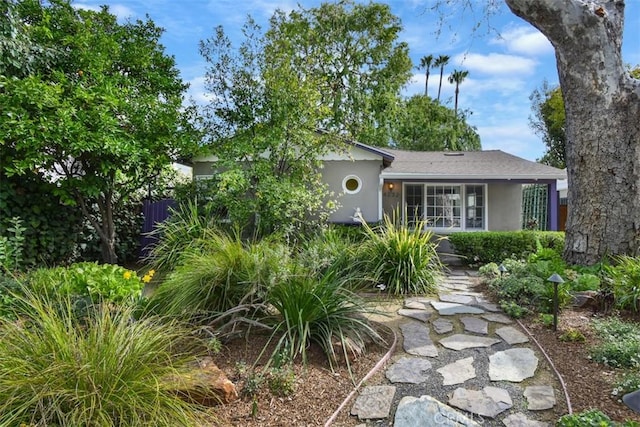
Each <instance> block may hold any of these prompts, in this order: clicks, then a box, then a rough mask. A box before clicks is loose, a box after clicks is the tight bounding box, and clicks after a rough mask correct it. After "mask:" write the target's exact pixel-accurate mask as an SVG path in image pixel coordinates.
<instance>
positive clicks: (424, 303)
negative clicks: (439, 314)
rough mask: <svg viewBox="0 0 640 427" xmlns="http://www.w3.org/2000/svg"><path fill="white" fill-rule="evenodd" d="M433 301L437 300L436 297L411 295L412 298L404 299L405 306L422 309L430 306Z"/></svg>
mask: <svg viewBox="0 0 640 427" xmlns="http://www.w3.org/2000/svg"><path fill="white" fill-rule="evenodd" d="M432 301H435V298H429V297H411V298H407V299H406V300H405V301H404V306H405V308H420V309H424V308H429V306H430V304H431V302H432ZM416 304H421V306H418V305H416Z"/></svg>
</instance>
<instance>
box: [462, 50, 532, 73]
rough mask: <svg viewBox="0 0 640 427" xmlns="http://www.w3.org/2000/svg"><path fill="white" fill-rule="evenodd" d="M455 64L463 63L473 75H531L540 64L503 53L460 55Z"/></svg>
mask: <svg viewBox="0 0 640 427" xmlns="http://www.w3.org/2000/svg"><path fill="white" fill-rule="evenodd" d="M453 59H454V62H458V63H461V64H462V66H463V67H464V68H466V69H468V70H469V71H470V72H471V73H474V72H477V73H485V74H492V75H496V74H507V75H513V74H516V73H517V74H521V75H525V74H531V73H533V72H534V69H535V67H536V65H538V63H537V62H536V61H534V60H533V59H530V58H525V57H523V56H518V55H504V54H501V53H489V54H486V55H485V54H479V53H468V54H459V55H456V56H455V57H454V58H453Z"/></svg>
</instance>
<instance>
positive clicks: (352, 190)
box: [342, 175, 362, 194]
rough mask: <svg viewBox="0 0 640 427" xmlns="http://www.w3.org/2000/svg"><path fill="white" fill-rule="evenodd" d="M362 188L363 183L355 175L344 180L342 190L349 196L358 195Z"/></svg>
mask: <svg viewBox="0 0 640 427" xmlns="http://www.w3.org/2000/svg"><path fill="white" fill-rule="evenodd" d="M360 188H362V181H360V178H358V177H357V176H355V175H349V176H347V177H345V179H343V180H342V189H343V190H344V192H345V193H347V194H356V193H357V192H358V191H360Z"/></svg>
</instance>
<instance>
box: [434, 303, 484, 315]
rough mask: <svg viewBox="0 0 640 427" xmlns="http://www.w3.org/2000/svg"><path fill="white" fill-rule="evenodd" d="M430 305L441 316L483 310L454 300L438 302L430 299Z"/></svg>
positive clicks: (480, 311) (475, 312)
mask: <svg viewBox="0 0 640 427" xmlns="http://www.w3.org/2000/svg"><path fill="white" fill-rule="evenodd" d="M431 305H432V306H433V308H435V309H436V310H438V313H439V314H440V315H441V316H450V315H453V314H483V313H485V311H484V310H482V309H480V308H477V307H471V306H468V305H464V304H457V303H455V302H439V301H431Z"/></svg>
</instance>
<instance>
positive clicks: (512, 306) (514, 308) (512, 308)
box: [500, 300, 529, 319]
mask: <svg viewBox="0 0 640 427" xmlns="http://www.w3.org/2000/svg"><path fill="white" fill-rule="evenodd" d="M500 308H501V309H502V311H504V312H505V313H506V314H507V316H511V317H513V318H514V319H519V318H521V317H523V316H525V315H526V314H527V313H529V310H527V308H525V307H522V306H520V305H518V304H516V303H515V302H513V301H507V300H501V301H500Z"/></svg>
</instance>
